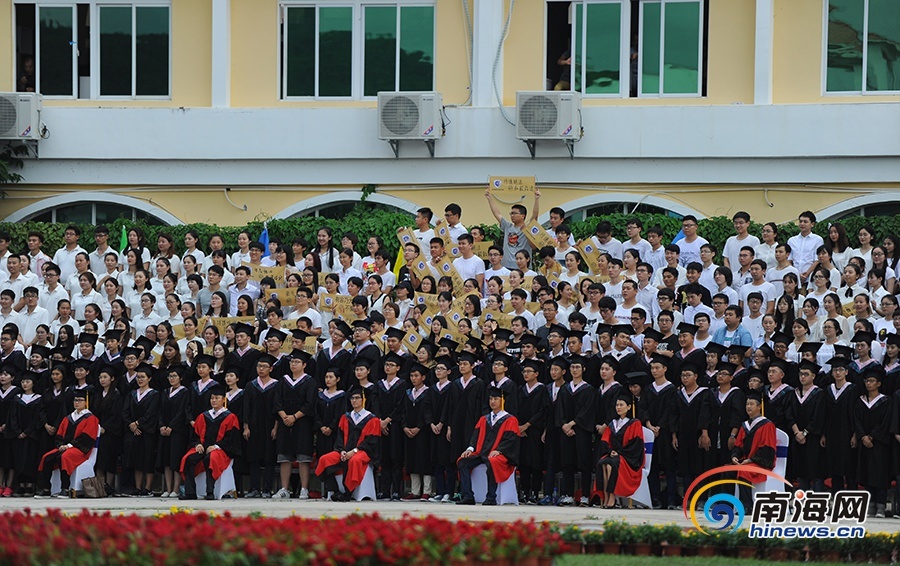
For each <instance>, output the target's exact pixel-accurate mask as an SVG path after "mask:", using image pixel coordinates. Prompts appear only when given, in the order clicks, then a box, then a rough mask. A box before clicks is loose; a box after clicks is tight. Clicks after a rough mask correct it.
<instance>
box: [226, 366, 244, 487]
mask: <svg viewBox="0 0 900 566" xmlns="http://www.w3.org/2000/svg"><path fill="white" fill-rule="evenodd" d="M240 374H241V372H240V369H238V368H225V371H224V372H222V375H223V381H224V382H225V408H227V409H228V410H229V411H231V413H232V414H233V415H234V416H235V417H236V418H237V421H238V426H239V427H240V430H241V435H240V440H239V446H238V450H237V453H236V454H235V455H234V457H233V458H232V466H231V470H232V472H234V485H235V488H236V489H237V495H238V496H239V497H243V495H244V476H246V475H247V473H248V472H249V467H248V466H247V457H246V454H247V439H246V438H244V434H243V431H244V418H245V413H246V411H245V410H244V390H243V389H241V388H240V387H238V382H239V381H240V378H241V377H240Z"/></svg>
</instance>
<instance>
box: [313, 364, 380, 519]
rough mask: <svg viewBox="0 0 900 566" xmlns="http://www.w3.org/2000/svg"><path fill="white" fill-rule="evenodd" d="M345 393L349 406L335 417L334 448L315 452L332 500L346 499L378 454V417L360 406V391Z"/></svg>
mask: <svg viewBox="0 0 900 566" xmlns="http://www.w3.org/2000/svg"><path fill="white" fill-rule="evenodd" d="M326 378H327V374H326ZM349 397H350V407H351V410H350V411H349V412H347V413H345V414H343V415H341V417H340V419H339V420H338V424H337V428H336V429H335V443H334V450H333V451H331V452H328V453H326V454H321V455H319V463H318V465H317V466H316V475H317V476H319V478H321V480H322V483H323V485H324V486H325V489H326V490H327V492H328V493H330V494H331V500H332V501H349V500H350V497H351V492H352V491H353V490H354V489H356V488H357V487H358V486H359V484H360V483H362V479H363V477H364V476H365V473H366V468H368V467H369V466H372V467H373V468H377V467H378V462H379V457H380V451H379V444H380V443H379V442H378V438H379V436H380V435H381V422H380V420H379V418H378V417H377V416H376V415H374V414H373V413H372V412H371V411H368V410H366V408H365V407H364V406H363V392H362V391H358V390H357V391H353V392H352V393H350V394H349ZM336 475H342V476H343V477H344V482H343V483H344V485H343V486H338V484H337V480H336V479H335V476H336Z"/></svg>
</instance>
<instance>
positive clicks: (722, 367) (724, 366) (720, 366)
mask: <svg viewBox="0 0 900 566" xmlns="http://www.w3.org/2000/svg"><path fill="white" fill-rule="evenodd" d="M736 369H737V366H736V365H735V364H730V363H728V362H719V363H717V364H716V372H720V371H724V372H726V373H727V374H728V375H734V371H735V370H736Z"/></svg>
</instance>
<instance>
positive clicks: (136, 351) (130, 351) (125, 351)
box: [122, 346, 143, 358]
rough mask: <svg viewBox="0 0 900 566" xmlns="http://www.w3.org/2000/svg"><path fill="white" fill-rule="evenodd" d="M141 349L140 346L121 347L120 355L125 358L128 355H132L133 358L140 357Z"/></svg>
mask: <svg viewBox="0 0 900 566" xmlns="http://www.w3.org/2000/svg"><path fill="white" fill-rule="evenodd" d="M142 353H143V350H141V349H140V348H136V347H134V346H128V347H127V348H122V357H123V358H127V357H128V356H134V357H135V358H140V357H141V354H142Z"/></svg>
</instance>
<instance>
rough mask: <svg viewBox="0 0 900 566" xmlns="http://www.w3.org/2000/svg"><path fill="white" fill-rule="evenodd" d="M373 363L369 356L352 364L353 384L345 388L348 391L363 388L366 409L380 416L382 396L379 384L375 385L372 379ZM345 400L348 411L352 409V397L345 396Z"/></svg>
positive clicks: (351, 377) (345, 408) (345, 409)
mask: <svg viewBox="0 0 900 566" xmlns="http://www.w3.org/2000/svg"><path fill="white" fill-rule="evenodd" d="M372 363H373V362H372V361H371V360H369V359H368V358H360V359H358V360H356V361H354V362H353V363H352V364H351V367H352V368H353V372H352V374H351V376H350V379H351V380H353V384H352V385H348V386H346V387H345V388H344V389H346V390H347V392H348V393H350V392H352V391H356V390H358V389H359V390H362V392H363V402H364V404H365V409H366V410H367V411H369V412H371V413H374V414H375V415H378V416H379V417H380V415H381V404H380V398H381V396H380V395H379V389H378V386H377V385H375V383H374V382H373V381H372V379H371V376H372ZM341 381H343V380H341ZM345 401H346V406H345V407H344V411H345V412H346V411H349V410H350V397H345Z"/></svg>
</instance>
